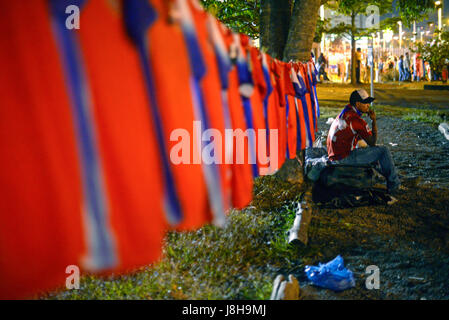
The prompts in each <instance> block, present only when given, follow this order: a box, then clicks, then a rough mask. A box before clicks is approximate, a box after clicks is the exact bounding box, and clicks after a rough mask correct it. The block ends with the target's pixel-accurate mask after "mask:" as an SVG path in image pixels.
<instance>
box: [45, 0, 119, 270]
mask: <svg viewBox="0 0 449 320" xmlns="http://www.w3.org/2000/svg"><path fill="white" fill-rule="evenodd" d="M83 2H84V1H81V0H77V1H74V0H50V1H49V4H50V10H51V14H52V20H53V21H52V23H53V28H54V32H55V35H56V41H57V44H58V46H59V50H60V53H61V56H62V60H63V62H64V71H65V77H66V79H67V83H68V89H69V95H70V98H71V105H72V112H73V116H74V117H75V128H76V135H77V144H78V148H79V155H80V162H81V170H82V183H83V194H84V201H87V203H85V204H84V205H85V206H86V210H84V212H83V214H85V215H86V223H87V226H86V229H87V247H88V257H87V260H86V261H85V262H86V263H87V265H86V267H87V268H91V269H93V270H103V269H109V268H113V267H115V266H116V265H117V263H118V261H117V260H118V258H117V252H116V248H115V241H114V237H113V233H112V231H111V230H110V226H109V217H108V207H107V200H106V198H107V194H106V190H105V187H104V180H103V179H104V177H103V170H102V168H101V160H100V155H99V154H98V149H97V143H96V133H95V127H94V124H93V120H92V118H93V115H92V114H91V113H92V110H91V105H90V100H89V92H88V86H87V81H86V77H85V74H84V70H83V64H82V58H81V52H80V46H79V42H78V38H77V34H76V33H75V32H74V31H71V30H68V29H67V28H66V26H65V20H66V18H67V14H66V13H65V9H66V7H67V6H68V5H71V4H74V5H77V6H78V7H81V6H82V5H83Z"/></svg>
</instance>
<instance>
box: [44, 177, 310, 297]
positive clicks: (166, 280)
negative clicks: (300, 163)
mask: <svg viewBox="0 0 449 320" xmlns="http://www.w3.org/2000/svg"><path fill="white" fill-rule="evenodd" d="M301 194H302V190H301V187H300V186H298V185H292V184H290V183H288V182H285V181H281V180H279V179H278V178H277V177H275V176H265V177H260V178H258V179H256V182H255V187H254V200H253V202H252V203H251V205H250V206H249V207H247V208H245V209H243V210H233V211H231V212H230V213H229V216H228V223H227V224H226V226H225V227H223V228H218V227H215V226H211V225H207V226H204V227H203V228H201V229H199V230H198V231H196V232H170V233H169V234H167V236H166V239H165V241H166V243H165V246H164V257H163V259H162V260H161V261H160V262H159V263H157V264H155V265H152V266H147V267H145V268H143V269H141V270H140V271H138V272H135V273H133V274H130V275H124V276H117V277H113V276H112V277H109V278H101V277H97V276H84V277H82V278H81V283H80V286H81V288H80V290H63V291H59V292H54V293H51V294H49V295H46V296H45V298H49V299H268V298H269V297H270V294H271V291H272V283H273V280H274V278H275V276H276V275H277V274H278V273H279V272H280V271H282V270H291V269H294V268H298V267H302V264H301V261H300V260H299V251H298V250H297V249H295V248H294V247H291V246H289V245H288V243H287V241H286V231H287V230H288V229H289V228H290V227H291V226H292V223H293V220H294V217H295V209H294V208H295V207H296V204H297V202H298V201H300V196H301Z"/></svg>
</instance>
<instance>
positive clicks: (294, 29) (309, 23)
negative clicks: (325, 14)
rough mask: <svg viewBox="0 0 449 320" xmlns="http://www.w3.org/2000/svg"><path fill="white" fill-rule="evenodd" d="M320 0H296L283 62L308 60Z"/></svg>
mask: <svg viewBox="0 0 449 320" xmlns="http://www.w3.org/2000/svg"><path fill="white" fill-rule="evenodd" d="M320 5H321V0H296V1H295V3H294V5H293V12H292V15H291V20H290V30H289V33H288V37H287V44H286V46H285V50H284V55H283V57H284V61H290V60H295V61H302V62H306V61H309V59H310V51H311V49H312V45H313V38H314V36H315V29H316V23H317V19H318V10H319V8H320Z"/></svg>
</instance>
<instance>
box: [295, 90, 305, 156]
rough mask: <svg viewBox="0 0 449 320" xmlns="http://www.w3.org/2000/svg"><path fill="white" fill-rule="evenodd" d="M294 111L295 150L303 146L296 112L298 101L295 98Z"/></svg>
mask: <svg viewBox="0 0 449 320" xmlns="http://www.w3.org/2000/svg"><path fill="white" fill-rule="evenodd" d="M294 107H295V112H296V151H298V150H302V149H303V148H305V146H302V145H301V143H302V136H301V122H300V121H299V112H298V102H297V100H296V98H295V106H294Z"/></svg>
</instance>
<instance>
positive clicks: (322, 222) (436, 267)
mask: <svg viewBox="0 0 449 320" xmlns="http://www.w3.org/2000/svg"><path fill="white" fill-rule="evenodd" d="M320 90H321V92H319V95H321V97H326V96H327V97H329V100H328V102H329V103H335V104H337V105H338V102H339V101H338V100H340V97H344V96H345V94H346V91H348V90H349V91H348V92H350V91H351V90H353V89H352V88H346V87H345V88H336V89H335V88H333V87H330V88H329V87H328V88H321V89H320ZM384 90H385V91H387V92H390V93H391V92H393V93H391V95H394V96H395V98H394V99H391V98H390V100H388V99H387V100H386V101H385V102H386V103H388V104H396V105H398V103H397V101H395V100H397V99H400V96H398V95H400V94H401V93H399V92H395V91H394V90H391V89H386V88H385V89H384ZM330 91H332V92H330ZM402 91H410V90H409V89H402ZM423 92H424V90H416V92H415V95H414V96H416V97H419V96H420V94H421V96H422V95H423V94H425V95H427V94H428V93H427V92H425V93H423ZM431 95H434V92H431ZM415 99H417V98H415ZM444 99H445V100H444ZM410 100H413V98H410ZM422 101H426V99H420V100H419V101H418V100H416V101H415V102H413V103H409V102H407V106H408V107H413V106H417V107H418V106H420V105H422V104H420V103H422ZM428 101H431V103H430V107H432V106H434V107H438V108H445V106H446V108H449V92H448V93H444V94H443V95H441V93H438V94H437V95H436V98H433V99H430V100H428ZM444 101H445V102H444ZM399 105H400V104H399ZM343 106H344V104H343V105H342V106H341V107H343ZM326 120H327V119H325V118H322V119H320V122H319V129H320V130H321V131H322V132H323V134H325V133H326V131H327V130H328V128H329V125H327V124H326ZM378 127H379V138H378V144H383V145H386V146H389V148H390V150H391V151H392V155H393V158H394V161H395V164H396V166H397V168H398V170H399V173H400V174H401V175H402V176H403V177H420V179H419V183H418V184H417V185H413V184H409V185H406V189H405V190H404V191H403V193H402V194H401V195H399V196H398V200H399V201H398V202H397V203H395V204H393V205H392V206H388V205H378V206H365V207H358V208H347V209H327V208H324V207H320V206H318V205H315V207H314V209H313V218H312V222H311V225H310V227H309V244H308V248H307V250H306V251H307V252H308V254H307V255H308V256H310V258H307V257H305V262H307V263H308V264H313V265H317V264H318V263H319V262H322V263H324V262H328V261H330V260H331V259H333V258H335V257H336V256H337V255H338V254H340V255H341V256H342V257H343V258H344V260H345V263H346V266H347V267H348V268H349V269H351V270H352V271H353V272H354V275H355V278H356V287H355V288H352V289H349V290H346V291H343V292H340V293H335V292H332V291H331V290H326V289H321V288H317V287H314V286H311V285H310V282H309V281H307V278H306V276H305V274H304V271H303V270H290V271H291V273H293V274H294V275H295V276H296V277H297V278H298V279H299V281H300V285H301V288H302V293H303V297H304V298H305V299H449V157H448V156H449V141H448V140H446V139H445V138H444V137H443V135H442V134H441V133H440V132H439V131H438V130H437V128H436V126H435V125H430V124H425V123H421V122H413V121H406V120H402V119H401V118H397V117H388V116H381V117H378ZM306 251H305V252H306ZM312 253H313V254H312ZM370 265H375V266H377V267H379V270H380V288H379V289H378V290H376V289H373V290H368V289H367V288H366V286H365V280H366V277H367V274H366V267H368V266H370Z"/></svg>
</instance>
